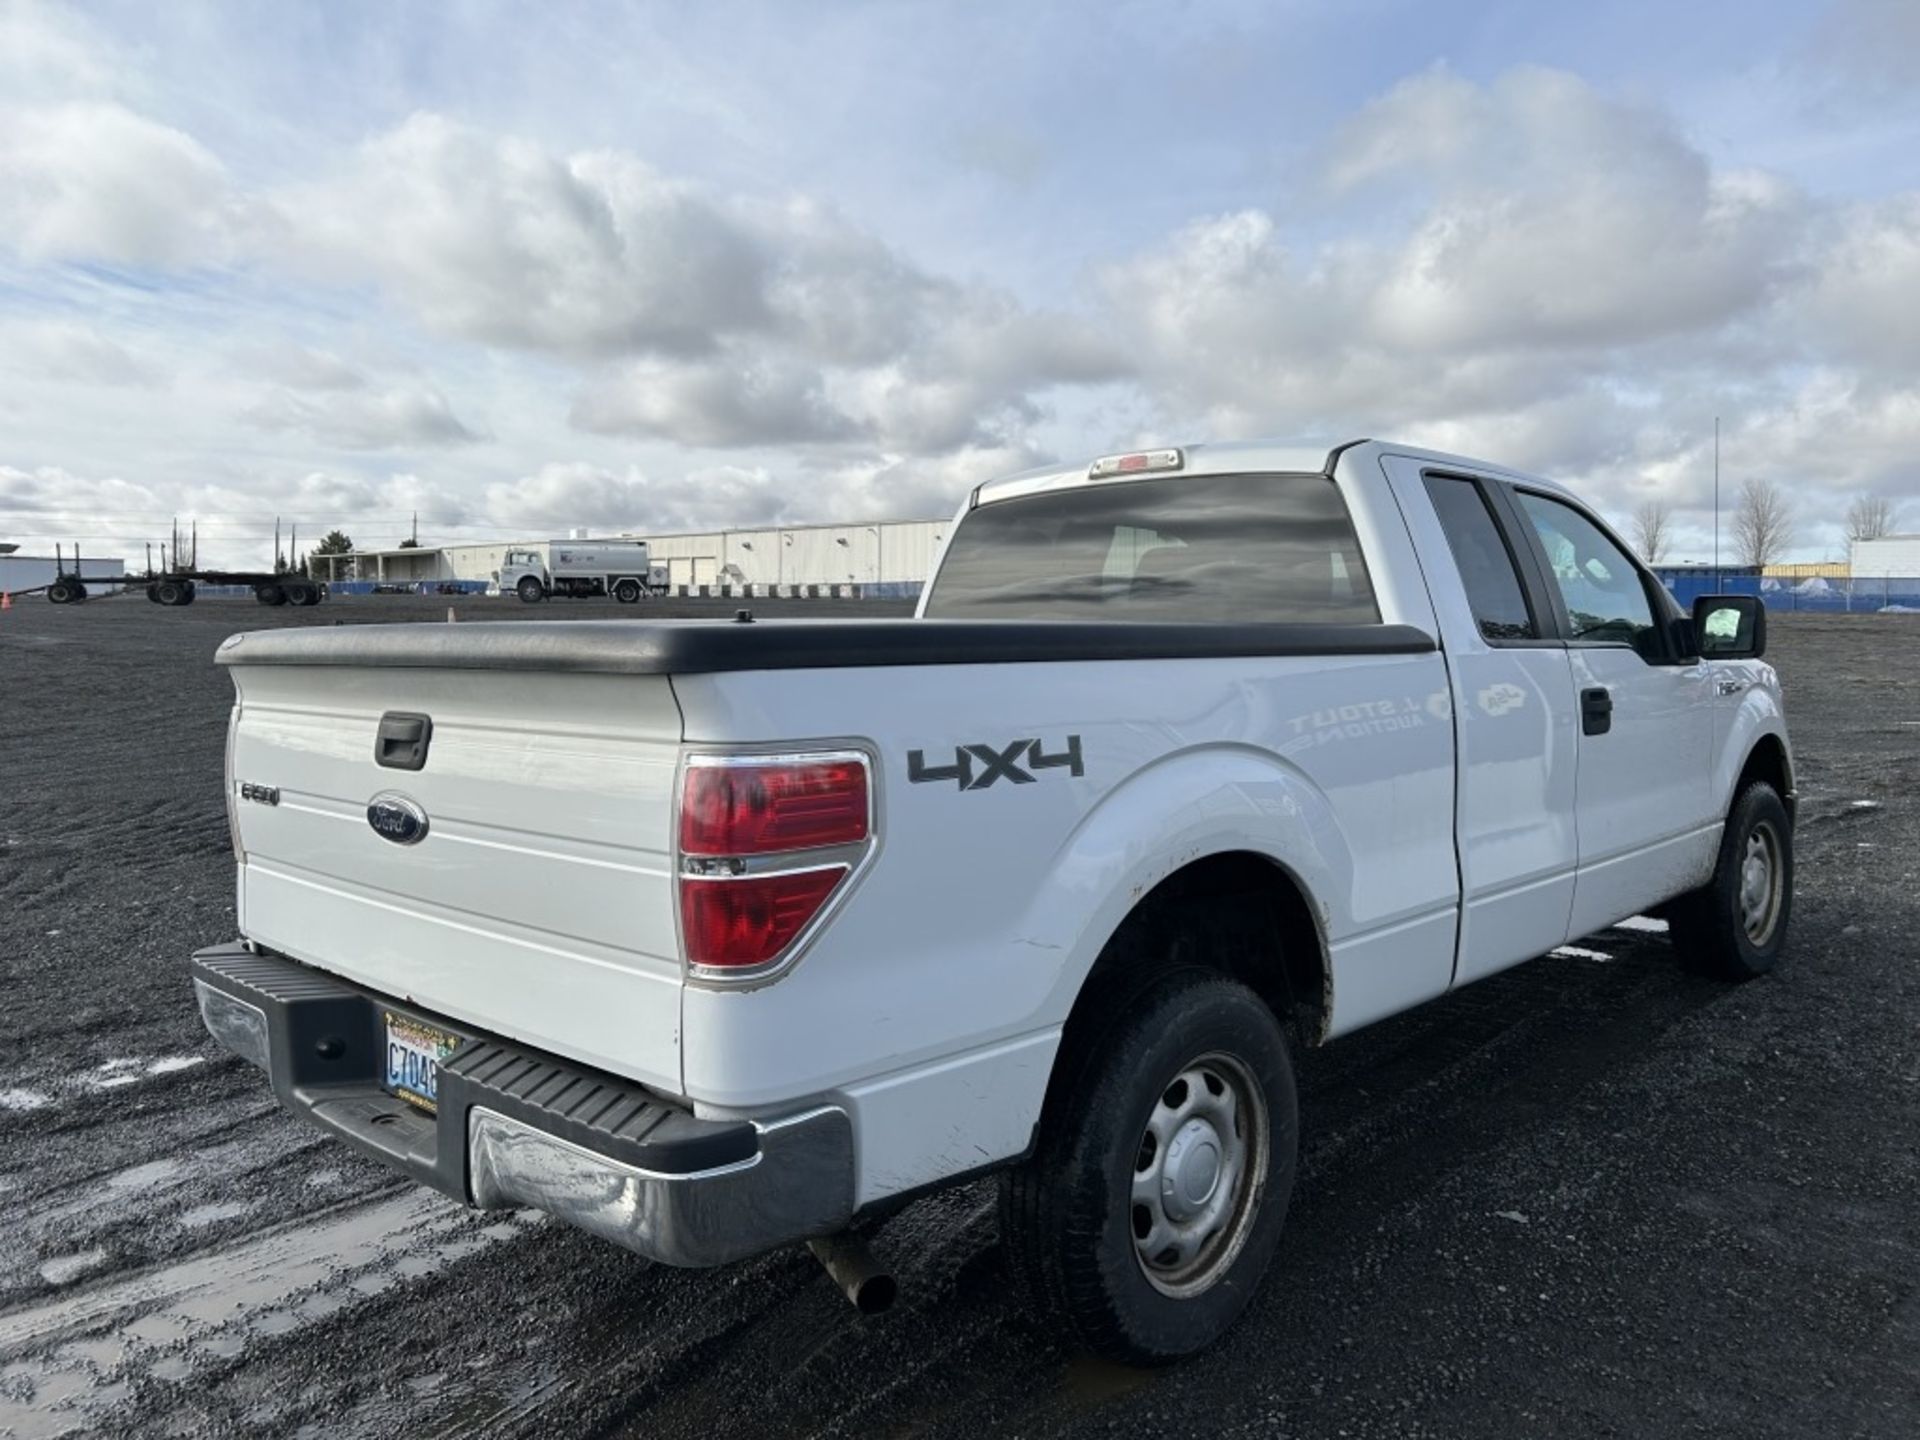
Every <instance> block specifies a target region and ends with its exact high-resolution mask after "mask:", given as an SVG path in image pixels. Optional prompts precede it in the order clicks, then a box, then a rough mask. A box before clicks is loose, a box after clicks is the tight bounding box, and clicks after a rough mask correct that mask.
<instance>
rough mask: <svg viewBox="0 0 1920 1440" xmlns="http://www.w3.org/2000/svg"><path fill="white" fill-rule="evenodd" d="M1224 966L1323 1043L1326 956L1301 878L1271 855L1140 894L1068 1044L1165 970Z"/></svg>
mask: <svg viewBox="0 0 1920 1440" xmlns="http://www.w3.org/2000/svg"><path fill="white" fill-rule="evenodd" d="M1181 965H1194V966H1202V967H1205V968H1208V969H1214V970H1219V971H1220V972H1222V973H1223V974H1226V975H1230V976H1232V977H1233V978H1234V979H1236V980H1239V981H1241V982H1242V983H1243V984H1245V985H1246V986H1247V987H1248V988H1249V989H1251V990H1252V991H1253V992H1254V993H1255V994H1257V995H1259V996H1260V998H1261V999H1263V1000H1265V1001H1266V1002H1267V1005H1268V1006H1269V1007H1270V1008H1271V1009H1272V1011H1273V1013H1274V1014H1275V1015H1276V1016H1278V1017H1279V1019H1280V1022H1281V1023H1282V1024H1283V1025H1284V1026H1286V1027H1287V1028H1288V1030H1289V1031H1290V1032H1292V1035H1293V1038H1294V1040H1295V1041H1296V1042H1297V1043H1300V1044H1305V1045H1314V1044H1318V1043H1319V1041H1320V1039H1321V1037H1322V1036H1323V1035H1324V1034H1325V1033H1326V1025H1327V1019H1328V1012H1329V1010H1330V1009H1331V1001H1332V987H1331V984H1330V982H1329V974H1328V969H1327V960H1326V951H1325V947H1324V946H1323V944H1322V942H1321V937H1320V929H1319V926H1318V925H1317V924H1315V922H1314V917H1313V909H1312V906H1311V905H1310V903H1309V902H1308V900H1307V897H1306V893H1305V891H1304V890H1303V889H1302V888H1301V886H1300V884H1299V882H1298V881H1297V880H1295V879H1294V877H1293V876H1292V875H1291V874H1290V873H1289V872H1288V871H1287V870H1285V869H1284V868H1283V867H1281V866H1280V865H1278V864H1276V863H1275V862H1274V861H1272V860H1270V859H1269V858H1267V857H1266V856H1264V855H1257V854H1253V853H1251V852H1248V851H1229V852H1225V853H1222V854H1218V855H1209V856H1207V857H1206V858H1204V859H1201V860H1196V861H1194V862H1193V863H1192V864H1190V865H1187V866H1185V867H1183V868H1181V869H1179V870H1176V871H1175V872H1174V873H1173V874H1171V875H1169V876H1168V877H1167V878H1166V879H1165V880H1162V881H1161V882H1160V883H1159V884H1158V885H1156V886H1154V888H1153V889H1152V890H1150V891H1148V892H1147V893H1146V894H1145V895H1144V896H1142V897H1141V898H1140V900H1139V902H1138V903H1137V904H1136V905H1135V906H1134V907H1133V909H1132V911H1130V912H1129V913H1128V915H1127V918H1126V919H1125V920H1123V921H1121V922H1120V928H1119V929H1117V930H1116V931H1115V932H1114V933H1113V936H1112V937H1111V938H1110V939H1109V940H1108V941H1107V944H1106V946H1105V948H1104V949H1102V950H1101V952H1100V957H1099V958H1098V959H1097V960H1095V961H1094V964H1093V969H1092V970H1091V971H1090V972H1089V973H1088V975H1087V979H1086V983H1085V984H1083V985H1082V986H1081V988H1080V994H1079V996H1078V998H1076V999H1075V1001H1074V1005H1073V1010H1072V1012H1071V1013H1070V1014H1069V1015H1068V1016H1067V1024H1066V1035H1065V1038H1064V1040H1063V1042H1062V1043H1063V1047H1065V1046H1068V1045H1071V1044H1072V1042H1073V1041H1074V1040H1075V1039H1076V1038H1077V1037H1078V1036H1079V1034H1080V1033H1081V1032H1083V1031H1085V1030H1087V1029H1088V1028H1089V1027H1095V1026H1097V1024H1098V1022H1099V1021H1100V1020H1101V1019H1103V1018H1104V1014H1103V1012H1106V1011H1107V1010H1108V1007H1109V1006H1110V1005H1112V1004H1115V1003H1123V1002H1124V998H1125V997H1126V995H1128V994H1129V993H1131V992H1132V991H1133V990H1135V989H1138V988H1140V987H1142V986H1144V985H1146V984H1148V983H1151V981H1152V979H1153V978H1154V977H1155V976H1157V975H1159V974H1161V973H1163V972H1165V971H1166V970H1167V969H1169V968H1171V967H1175V966H1181Z"/></svg>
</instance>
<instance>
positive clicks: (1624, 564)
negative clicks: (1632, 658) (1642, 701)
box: [1514, 490, 1660, 658]
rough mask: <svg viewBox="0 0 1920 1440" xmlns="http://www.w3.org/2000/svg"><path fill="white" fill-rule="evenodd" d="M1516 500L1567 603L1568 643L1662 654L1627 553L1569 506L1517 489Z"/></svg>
mask: <svg viewBox="0 0 1920 1440" xmlns="http://www.w3.org/2000/svg"><path fill="white" fill-rule="evenodd" d="M1514 498H1515V499H1516V500H1518V501H1519V502H1520V509H1521V510H1522V512H1524V513H1525V515H1526V517H1527V519H1528V521H1529V522H1531V523H1532V525H1533V528H1534V533H1536V534H1537V535H1539V537H1540V544H1541V547H1542V548H1543V549H1545V551H1546V553H1547V569H1548V571H1549V572H1550V573H1551V574H1552V576H1553V583H1554V584H1555V585H1557V586H1559V587H1560V598H1561V599H1562V600H1563V601H1564V602H1565V603H1566V607H1567V621H1568V624H1569V625H1570V626H1571V627H1572V628H1571V633H1570V634H1569V635H1568V637H1567V638H1568V639H1569V640H1573V641H1586V642H1587V643H1589V644H1598V643H1609V642H1610V643H1613V644H1626V645H1631V646H1633V648H1634V649H1636V650H1638V651H1639V652H1640V653H1641V654H1642V655H1645V656H1647V657H1649V658H1656V657H1657V656H1658V655H1659V652H1660V646H1659V639H1658V634H1657V632H1656V631H1655V630H1654V627H1653V606H1652V605H1651V604H1650V603H1649V602H1648V600H1647V591H1646V587H1645V586H1644V585H1643V584H1641V582H1640V572H1639V570H1638V569H1637V568H1635V566H1634V563H1633V561H1632V560H1630V559H1628V558H1627V553H1626V552H1625V551H1624V550H1622V549H1621V548H1620V547H1619V546H1618V545H1616V544H1614V543H1613V541H1611V540H1609V539H1608V538H1607V536H1606V535H1605V533H1604V532H1602V531H1601V529H1600V527H1599V526H1597V525H1595V524H1594V523H1593V522H1592V521H1591V520H1589V519H1587V517H1586V516H1584V515H1582V514H1581V513H1580V512H1579V511H1578V510H1576V509H1574V508H1573V507H1572V506H1571V505H1565V504H1562V503H1561V502H1560V501H1558V500H1552V499H1549V498H1548V497H1547V496H1545V495H1536V494H1534V493H1533V492H1531V491H1528V490H1520V491H1516V492H1515V494H1514Z"/></svg>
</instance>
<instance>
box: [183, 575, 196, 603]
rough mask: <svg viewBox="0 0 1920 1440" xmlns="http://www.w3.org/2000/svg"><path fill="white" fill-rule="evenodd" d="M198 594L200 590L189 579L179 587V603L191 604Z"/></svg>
mask: <svg viewBox="0 0 1920 1440" xmlns="http://www.w3.org/2000/svg"><path fill="white" fill-rule="evenodd" d="M199 596H200V591H199V589H198V588H197V587H196V586H195V585H194V583H193V581H191V580H189V581H187V582H186V583H185V584H183V585H182V586H181V587H180V603H181V604H182V605H191V604H192V603H193V602H194V601H195V600H196V599H198V598H199Z"/></svg>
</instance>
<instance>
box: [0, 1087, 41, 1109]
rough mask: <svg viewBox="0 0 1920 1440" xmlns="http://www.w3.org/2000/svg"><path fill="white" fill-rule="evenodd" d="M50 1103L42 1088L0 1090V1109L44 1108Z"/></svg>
mask: <svg viewBox="0 0 1920 1440" xmlns="http://www.w3.org/2000/svg"><path fill="white" fill-rule="evenodd" d="M52 1103H53V1097H52V1096H51V1095H49V1094H47V1093H46V1092H45V1091H42V1090H0V1110H44V1109H46V1108H47V1106H49V1105H51V1104H52Z"/></svg>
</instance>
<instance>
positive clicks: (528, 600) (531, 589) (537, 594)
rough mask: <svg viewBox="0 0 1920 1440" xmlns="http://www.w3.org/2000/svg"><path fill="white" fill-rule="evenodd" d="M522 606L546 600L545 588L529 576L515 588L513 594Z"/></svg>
mask: <svg viewBox="0 0 1920 1440" xmlns="http://www.w3.org/2000/svg"><path fill="white" fill-rule="evenodd" d="M514 593H516V594H517V595H519V597H520V601H521V603H522V604H524V605H534V604H537V603H538V602H540V601H542V600H544V599H546V598H547V591H546V587H545V586H543V585H542V584H541V583H540V582H539V581H538V580H536V579H534V578H533V576H531V575H529V576H527V577H526V578H525V579H524V580H522V581H521V582H520V584H519V585H518V586H517V587H515V592H514Z"/></svg>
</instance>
